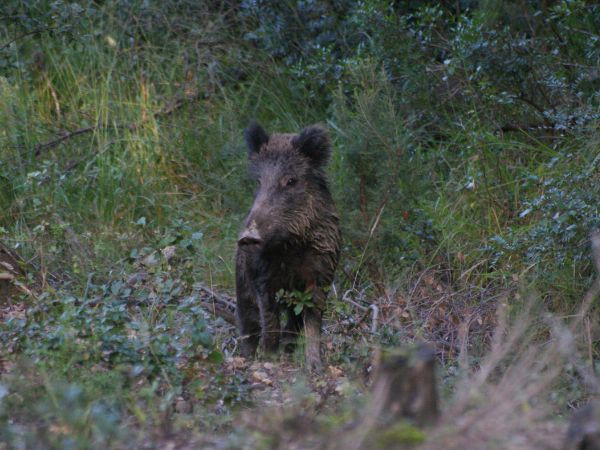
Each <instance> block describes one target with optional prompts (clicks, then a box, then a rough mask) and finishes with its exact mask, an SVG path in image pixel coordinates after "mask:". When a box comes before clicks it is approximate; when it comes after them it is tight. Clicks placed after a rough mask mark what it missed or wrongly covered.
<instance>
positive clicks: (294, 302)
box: [277, 289, 315, 316]
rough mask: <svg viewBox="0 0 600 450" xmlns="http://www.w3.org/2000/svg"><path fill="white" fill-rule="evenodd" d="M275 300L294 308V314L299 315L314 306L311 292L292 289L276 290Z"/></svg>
mask: <svg viewBox="0 0 600 450" xmlns="http://www.w3.org/2000/svg"><path fill="white" fill-rule="evenodd" d="M277 301H278V302H280V303H283V304H284V305H286V306H289V307H293V308H294V314H296V315H297V316H299V315H300V314H302V311H304V310H305V309H307V308H314V306H315V304H314V303H313V296H312V292H308V291H307V292H301V291H292V292H287V291H284V290H283V289H280V290H279V291H278V292H277Z"/></svg>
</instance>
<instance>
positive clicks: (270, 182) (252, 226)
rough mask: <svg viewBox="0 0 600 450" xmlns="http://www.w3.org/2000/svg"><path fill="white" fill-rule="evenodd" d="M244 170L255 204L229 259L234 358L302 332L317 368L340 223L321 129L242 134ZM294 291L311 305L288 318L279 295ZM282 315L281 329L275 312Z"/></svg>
mask: <svg viewBox="0 0 600 450" xmlns="http://www.w3.org/2000/svg"><path fill="white" fill-rule="evenodd" d="M244 136H245V139H246V143H247V146H248V166H249V172H250V175H251V176H252V178H254V179H255V180H256V181H257V190H256V194H255V197H254V203H253V205H252V207H251V209H250V212H249V213H248V216H247V217H246V220H245V222H244V227H243V229H242V231H241V233H240V235H239V239H238V249H237V255H236V295H237V308H236V320H237V326H238V330H239V333H240V335H241V343H240V347H241V353H242V355H243V356H246V357H252V356H254V354H255V353H256V349H257V347H258V346H259V343H260V348H261V351H262V352H263V353H272V352H275V351H277V349H278V347H279V342H280V337H281V335H282V334H283V336H284V337H286V338H292V337H295V336H297V335H298V333H299V332H300V330H301V328H302V326H304V336H305V359H306V364H307V366H308V368H309V369H310V370H315V369H319V368H320V367H321V356H320V338H321V322H322V316H323V312H324V310H325V307H326V297H327V288H328V287H329V286H330V284H331V282H332V280H333V276H334V272H335V269H336V267H337V264H338V260H339V256H340V241H341V234H340V228H339V218H338V215H337V212H336V209H335V205H334V203H333V199H332V197H331V194H330V192H329V187H328V181H327V177H326V175H325V166H326V165H327V163H328V161H329V158H330V155H331V144H330V140H329V136H328V134H327V130H326V129H325V128H324V127H323V126H321V125H311V126H309V127H307V128H305V129H304V130H302V131H301V132H300V133H299V134H272V135H268V134H267V133H266V132H265V130H264V129H263V128H262V127H261V126H260V125H258V124H257V123H254V122H253V123H251V124H250V125H249V127H248V128H247V129H246V130H245V133H244ZM282 291H284V292H288V293H290V292H295V293H298V292H301V293H303V296H309V297H310V304H311V306H310V307H304V308H303V309H302V311H301V313H300V314H298V315H297V314H295V312H294V305H293V304H291V305H290V304H282V302H281V301H278V293H281V292H282ZM284 309H287V324H286V326H285V328H284V330H283V331H282V330H281V326H280V313H281V311H282V310H284Z"/></svg>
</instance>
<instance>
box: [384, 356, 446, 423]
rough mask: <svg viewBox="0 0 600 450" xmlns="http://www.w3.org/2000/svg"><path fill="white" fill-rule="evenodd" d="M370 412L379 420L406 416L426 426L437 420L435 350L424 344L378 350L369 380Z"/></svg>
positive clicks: (385, 420) (391, 419)
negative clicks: (370, 386)
mask: <svg viewBox="0 0 600 450" xmlns="http://www.w3.org/2000/svg"><path fill="white" fill-rule="evenodd" d="M373 408H375V409H376V410H374V411H372V413H375V414H376V415H377V416H378V417H379V418H380V421H381V423H382V424H383V423H390V422H393V421H396V420H398V419H402V418H405V419H410V420H412V421H413V422H414V423H415V424H416V425H419V426H422V425H428V424H431V423H433V422H435V420H436V419H437V417H438V415H439V411H438V397H437V391H436V384H435V353H434V351H433V349H432V348H431V347H429V346H428V345H426V344H418V345H417V346H414V347H410V348H407V349H402V350H383V351H381V353H380V356H379V361H378V364H377V369H376V376H375V381H374V383H373Z"/></svg>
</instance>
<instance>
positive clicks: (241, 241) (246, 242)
mask: <svg viewBox="0 0 600 450" xmlns="http://www.w3.org/2000/svg"><path fill="white" fill-rule="evenodd" d="M261 244H262V239H261V237H260V233H259V232H258V230H257V229H256V225H255V224H254V223H253V224H251V226H250V227H248V228H246V229H245V230H244V231H242V232H241V233H240V236H239V238H238V246H239V247H240V248H242V249H246V250H250V249H252V248H258V247H260V245H261Z"/></svg>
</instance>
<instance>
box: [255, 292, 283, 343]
mask: <svg viewBox="0 0 600 450" xmlns="http://www.w3.org/2000/svg"><path fill="white" fill-rule="evenodd" d="M258 306H259V309H260V327H261V341H260V348H261V350H262V351H263V352H265V353H273V352H276V351H277V349H278V348H279V335H280V333H281V326H280V323H279V308H278V307H277V301H276V300H275V296H269V295H262V296H260V298H259V301H258Z"/></svg>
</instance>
